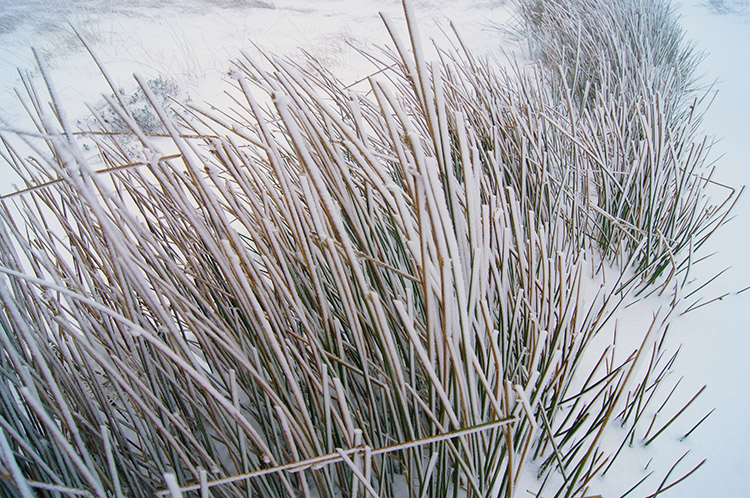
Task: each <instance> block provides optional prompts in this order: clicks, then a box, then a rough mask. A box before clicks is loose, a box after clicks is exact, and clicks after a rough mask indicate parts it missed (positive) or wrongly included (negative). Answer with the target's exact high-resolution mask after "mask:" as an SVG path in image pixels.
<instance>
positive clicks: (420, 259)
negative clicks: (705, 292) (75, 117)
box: [0, 4, 728, 497]
mask: <svg viewBox="0 0 750 498" xmlns="http://www.w3.org/2000/svg"><path fill="white" fill-rule="evenodd" d="M405 12H406V18H407V21H408V25H409V38H408V39H409V42H408V44H405V43H403V42H402V41H400V38H399V37H398V36H397V35H396V29H395V28H394V26H393V24H392V23H391V22H390V21H388V20H386V26H387V27H388V29H389V30H390V31H391V33H392V34H393V35H394V36H393V40H394V46H395V49H396V50H395V52H394V53H393V55H392V56H391V57H390V58H389V57H388V56H380V58H378V57H376V56H373V60H376V61H379V64H382V71H379V72H378V73H377V76H373V77H371V78H369V79H368V80H367V81H366V84H363V85H359V86H355V87H353V89H347V87H346V86H345V85H344V84H342V83H341V82H339V81H337V80H335V79H334V78H333V77H331V76H330V75H329V74H328V73H327V72H326V71H325V70H324V68H318V69H320V70H319V71H313V70H311V69H309V68H307V69H306V68H304V67H302V66H299V65H295V64H294V63H292V62H290V61H288V60H278V59H274V58H270V57H269V58H268V60H265V61H261V62H258V61H255V60H253V59H252V58H250V57H249V56H245V57H244V58H242V59H241V60H238V61H237V62H236V64H235V69H234V70H233V74H234V76H235V81H236V88H235V93H234V95H235V100H234V102H235V104H234V105H233V106H231V107H230V108H224V109H201V108H198V107H197V106H183V107H180V106H177V107H176V108H175V109H174V112H176V113H177V114H179V115H180V116H182V120H181V122H180V123H176V122H174V120H173V119H171V118H170V116H169V115H168V114H167V111H166V110H165V109H164V108H163V107H162V106H161V105H160V102H159V100H158V98H156V97H155V96H154V95H153V93H152V91H151V89H150V87H149V85H148V83H147V82H146V81H144V80H142V79H140V78H139V79H138V82H139V84H140V86H141V88H142V90H143V93H144V95H145V96H146V98H147V99H148V100H149V101H150V102H151V104H152V105H153V107H154V109H155V112H156V113H157V115H158V116H159V118H160V120H161V122H162V124H163V126H164V129H165V130H166V134H163V135H158V136H157V135H149V134H148V133H146V132H144V130H143V129H141V127H140V126H139V125H138V123H137V121H136V120H135V119H134V117H133V115H132V113H131V112H130V111H129V110H128V106H127V102H124V101H119V102H118V101H115V100H114V99H110V104H111V106H112V109H113V111H114V112H115V113H117V115H118V116H119V118H120V119H121V120H122V121H123V122H125V123H127V125H128V127H129V129H130V130H131V132H132V134H133V135H134V136H135V137H136V138H137V139H138V140H139V143H140V144H141V146H140V147H138V148H137V149H135V150H134V149H133V148H132V147H127V148H126V147H122V145H121V142H120V141H118V140H117V139H116V136H115V135H116V134H112V135H110V134H109V133H110V132H112V131H113V130H107V127H106V123H102V124H103V133H102V132H101V131H97V132H76V131H73V130H72V129H71V127H70V125H69V124H68V122H67V120H66V118H65V115H64V110H63V106H62V104H63V103H62V102H60V101H59V99H58V98H57V97H56V94H55V91H54V85H53V82H52V81H50V80H49V79H48V78H45V82H46V86H47V89H48V93H49V97H50V100H51V102H52V107H51V110H50V108H48V106H47V105H45V104H44V103H43V102H44V100H46V99H45V98H44V97H43V96H42V95H41V94H40V93H39V92H37V91H36V90H35V89H34V87H33V85H32V84H31V82H30V81H27V90H28V93H29V104H28V106H29V110H30V114H31V116H32V117H33V118H34V120H35V123H36V125H37V127H38V130H37V132H36V133H35V134H34V135H35V136H34V137H31V136H30V135H23V136H22V137H21V138H26V139H27V143H26V144H25V147H34V148H35V154H34V155H33V156H31V157H28V156H27V155H25V154H23V153H21V152H20V151H21V150H22V149H20V148H19V147H18V146H17V145H14V142H13V140H11V138H10V137H9V138H6V133H5V132H3V144H4V146H5V149H4V151H3V152H2V156H3V159H4V160H5V161H6V162H8V163H9V164H10V165H12V166H13V167H14V169H15V170H16V171H17V172H18V173H19V174H20V175H21V176H22V177H23V178H24V179H25V182H26V188H25V189H24V190H23V191H21V192H19V193H18V194H17V195H12V196H7V197H6V198H5V199H4V200H3V204H2V218H1V219H2V222H1V223H0V244H2V246H1V251H0V257H1V258H2V263H1V266H0V273H2V274H3V275H4V277H2V278H1V279H0V297H1V299H2V301H1V302H2V313H0V323H1V324H2V330H1V331H0V334H1V335H0V340H2V344H3V352H2V355H0V362H2V363H1V365H2V368H0V378H1V379H2V389H1V390H0V395H1V396H2V397H3V400H2V403H0V457H1V461H2V465H3V470H4V474H5V475H4V476H0V489H2V491H3V492H5V493H8V494H11V493H14V494H20V495H21V496H24V497H27V496H33V494H34V493H35V492H39V493H50V494H53V493H55V492H56V493H63V494H88V495H93V496H101V497H103V496H117V497H120V496H151V495H152V494H153V493H154V492H159V493H161V494H171V495H172V496H179V495H181V494H182V493H197V494H198V495H199V496H209V493H210V494H211V495H212V496H269V497H270V496H306V497H307V496H320V497H333V496H394V495H397V494H403V496H410V497H411V496H414V497H442V496H456V495H459V494H465V495H466V496H508V497H511V496H521V495H522V494H523V493H525V490H521V489H519V488H518V485H519V480H520V478H521V476H522V475H523V472H524V467H525V466H527V465H528V464H529V462H530V461H531V460H532V459H536V460H537V461H538V462H544V463H543V464H542V465H541V466H540V476H541V477H545V476H549V475H551V474H555V475H559V476H562V480H561V481H560V482H558V484H557V486H558V492H557V495H559V496H563V495H564V496H581V495H582V494H585V493H586V491H587V490H588V487H589V484H590V482H591V481H592V479H593V478H594V477H596V476H597V475H600V474H601V473H602V472H603V471H604V470H605V467H606V465H607V464H608V463H611V462H612V461H613V459H614V458H615V457H616V455H614V456H612V455H606V454H604V453H603V452H602V451H601V450H600V448H599V443H600V441H601V435H602V432H603V430H604V429H605V428H606V427H607V426H608V425H609V424H610V423H612V422H613V421H614V420H615V418H617V417H619V418H620V419H621V420H623V422H627V421H629V420H633V419H635V421H634V422H630V423H637V421H638V419H639V417H640V415H641V414H642V413H643V412H642V402H643V401H644V400H646V399H647V397H648V393H649V392H650V390H651V387H652V386H653V382H654V380H653V378H650V377H648V375H647V376H646V378H645V379H641V378H639V377H637V375H636V374H637V373H638V372H639V371H638V369H637V367H640V366H641V364H643V363H644V362H645V361H646V355H648V354H649V351H651V348H652V344H654V340H656V339H658V338H660V337H661V336H662V335H663V334H664V333H665V329H666V322H665V321H664V317H662V316H659V317H655V318H654V322H653V325H652V327H651V328H650V329H649V330H648V331H644V339H643V341H642V346H643V347H642V348H640V349H639V350H638V351H635V352H634V353H633V354H632V355H629V356H628V357H627V358H626V359H625V360H624V361H622V362H620V363H615V362H614V360H613V361H609V359H608V358H609V357H608V356H607V357H605V355H602V360H601V361H600V362H599V364H597V365H596V367H594V368H593V369H592V370H591V371H589V372H583V374H584V377H585V380H584V381H583V382H579V381H577V380H576V379H580V378H581V372H578V370H579V368H578V367H579V366H580V365H581V362H582V359H583V358H584V353H585V349H586V346H587V345H588V344H589V343H590V341H591V340H592V338H593V337H594V335H595V333H596V332H597V331H598V330H599V329H600V328H601V327H603V326H604V324H605V322H606V320H607V318H608V317H609V316H610V314H611V313H612V312H613V310H614V309H615V308H616V307H617V305H618V303H619V302H620V301H621V300H622V296H623V295H627V293H628V292H629V291H632V290H634V289H636V288H640V287H641V286H642V284H643V283H644V282H646V284H648V283H649V282H648V281H645V280H644V279H646V278H652V277H653V276H654V275H657V274H659V273H664V268H666V269H668V270H669V272H667V273H668V275H667V277H666V279H662V280H660V281H659V284H660V285H663V286H665V288H666V285H667V284H668V283H670V282H673V281H676V280H677V279H676V276H677V275H678V272H680V271H684V267H683V266H680V265H679V264H677V263H676V261H677V260H676V259H675V255H676V252H677V251H678V250H680V249H682V248H683V247H685V246H686V245H689V244H690V242H689V241H691V240H695V239H696V237H697V238H698V240H700V238H701V237H703V235H704V234H705V233H707V232H708V231H710V230H711V229H713V227H715V226H716V224H717V223H719V222H720V221H721V219H722V217H723V216H725V215H726V212H727V209H728V208H727V205H722V206H720V207H718V208H716V207H712V206H710V205H706V204H705V203H704V197H703V196H704V190H705V187H706V184H707V180H706V179H705V178H702V177H700V176H699V175H697V174H696V171H697V169H698V168H699V167H700V165H701V164H702V163H701V161H702V157H703V156H702V154H701V151H700V148H699V146H694V145H692V143H691V142H690V141H689V140H690V138H691V137H689V136H686V135H684V134H682V132H681V131H680V130H682V129H683V128H681V127H679V126H675V127H672V126H671V125H670V127H669V129H668V130H665V129H664V128H660V127H659V126H662V127H663V126H667V124H668V123H667V122H666V121H663V120H662V119H661V118H662V117H663V112H664V107H663V106H662V105H660V103H659V102H660V101H659V100H658V99H657V100H654V101H653V102H652V103H651V104H650V105H646V104H643V103H642V104H639V105H638V106H634V107H632V108H627V109H625V108H622V107H617V106H614V105H612V106H609V107H607V106H606V105H604V104H607V102H608V101H607V100H606V99H605V98H604V97H602V98H600V100H599V102H601V103H602V104H603V105H602V107H601V108H599V107H597V105H598V104H596V103H595V104H591V106H590V107H589V106H582V105H578V104H574V103H573V102H572V100H570V99H569V100H567V101H561V100H560V99H559V96H560V93H559V92H558V91H557V90H556V89H555V88H553V87H551V86H550V85H548V84H547V82H546V81H545V80H544V77H543V73H542V72H540V71H537V72H534V73H533V74H531V75H521V74H517V73H504V72H502V71H500V70H499V69H497V68H495V67H494V66H493V65H492V64H491V63H489V62H486V61H478V60H475V59H474V58H473V57H472V56H471V54H469V53H455V52H452V51H444V52H440V59H439V60H438V61H436V62H432V63H428V62H427V61H426V60H425V57H424V55H423V52H422V49H421V44H420V38H419V35H418V32H417V31H418V30H417V23H416V21H415V19H414V14H413V12H412V11H411V9H410V8H409V7H408V4H406V8H405ZM39 62H40V67H41V69H42V73H43V74H45V75H46V71H45V70H44V64H43V62H42V61H39ZM103 73H104V74H105V75H106V72H105V71H104V70H103ZM115 95H116V93H115ZM631 120H635V121H639V122H643V123H646V124H648V126H644V127H643V129H644V130H649V131H650V130H652V129H653V130H654V133H653V135H649V136H650V137H651V139H639V140H638V141H637V142H636V143H633V139H632V137H631V136H630V135H629V134H628V129H627V126H628V123H629V122H630V121H631ZM659 123H661V124H659ZM81 134H82V135H84V136H87V137H89V138H91V139H94V140H95V141H96V143H97V145H98V151H97V154H96V155H95V156H94V157H88V156H87V155H86V154H85V152H84V151H83V150H81V149H80V148H79V147H78V143H77V139H78V137H79V136H80V135H81ZM15 138H18V137H15ZM110 138H111V139H110ZM682 140H687V141H686V142H682ZM40 143H41V145H40ZM42 146H44V147H46V148H47V150H46V151H43V150H42V149H41V147H42ZM613 158H617V161H616V162H613ZM646 170H647V171H648V172H649V173H648V174H645V175H644V174H641V172H642V171H646ZM646 179H650V180H649V181H650V183H645V184H644V183H642V182H644V181H646ZM639 182H640V183H639ZM623 190H626V191H628V192H634V193H637V192H640V194H639V195H640V197H638V202H633V201H632V200H631V199H630V198H629V197H627V196H622V191H623ZM617 196H620V197H617ZM620 198H622V199H623V200H619V201H618V200H613V199H620ZM656 200H658V201H659V203H658V204H659V205H658V209H656V207H657V206H656ZM644 219H645V220H647V221H642V220H644ZM633 220H640V221H642V222H641V223H640V224H635V223H634V221H633ZM675 238H677V240H675ZM625 248H628V249H627V250H626V249H625ZM621 254H624V256H623V257H622V258H620V257H619V256H617V255H621ZM634 260H637V262H638V263H637V265H636V264H633V263H632V261H634ZM603 261H615V262H617V263H619V264H621V266H620V267H619V269H620V272H621V275H622V278H620V279H619V280H618V285H617V286H614V287H613V286H611V285H608V286H607V287H602V289H601V291H600V292H599V293H596V292H593V293H592V292H590V289H588V288H587V286H590V285H591V282H592V281H596V279H595V277H592V276H591V275H590V273H591V272H592V269H596V268H598V267H599V266H600V265H601V263H602V262H603ZM665 261H668V262H669V263H665ZM664 265H666V266H664ZM662 266H663V268H662ZM632 267H637V270H638V272H639V273H635V272H633V271H632ZM658 345H659V341H656V345H655V346H653V353H652V359H651V365H650V366H649V368H648V372H649V373H651V372H655V375H654V376H655V377H656V379H657V380H658V378H659V371H658V370H657V366H656V365H657V357H658V353H659V349H658ZM606 354H609V353H608V352H607V353H606ZM639 379H641V380H639ZM649 386H651V387H649ZM540 482H547V481H546V479H544V480H543V481H540Z"/></svg>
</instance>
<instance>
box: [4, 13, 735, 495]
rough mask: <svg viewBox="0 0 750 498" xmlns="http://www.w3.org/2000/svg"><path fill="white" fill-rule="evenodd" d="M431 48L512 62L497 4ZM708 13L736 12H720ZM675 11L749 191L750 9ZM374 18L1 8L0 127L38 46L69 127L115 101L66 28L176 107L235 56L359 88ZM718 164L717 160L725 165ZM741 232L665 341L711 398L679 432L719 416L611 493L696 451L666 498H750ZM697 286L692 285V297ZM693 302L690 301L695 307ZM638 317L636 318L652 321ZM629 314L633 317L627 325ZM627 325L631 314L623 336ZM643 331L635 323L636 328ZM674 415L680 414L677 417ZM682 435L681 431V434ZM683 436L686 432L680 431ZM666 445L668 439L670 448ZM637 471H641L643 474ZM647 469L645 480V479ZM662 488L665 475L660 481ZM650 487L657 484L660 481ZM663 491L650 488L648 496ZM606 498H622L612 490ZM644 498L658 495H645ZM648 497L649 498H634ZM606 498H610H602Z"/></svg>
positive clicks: (727, 166) (725, 240)
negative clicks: (166, 87) (285, 62)
mask: <svg viewBox="0 0 750 498" xmlns="http://www.w3.org/2000/svg"><path fill="white" fill-rule="evenodd" d="M414 3H415V7H416V9H417V11H418V12H419V14H420V17H421V19H422V27H421V29H422V31H423V36H424V37H425V38H429V37H434V38H436V39H442V37H443V35H442V34H441V29H444V30H447V29H449V28H448V20H452V21H453V22H454V24H455V25H456V27H457V28H458V30H459V31H460V32H461V34H462V36H463V37H464V40H465V42H466V43H467V45H468V46H469V48H470V49H471V50H473V51H474V52H475V53H477V54H482V53H489V54H496V55H498V56H499V57H502V54H501V53H502V51H503V50H507V49H510V47H511V44H510V43H509V42H508V39H507V36H508V35H507V33H504V32H503V30H502V29H501V28H502V26H506V25H507V24H508V22H510V15H509V10H508V7H507V6H506V5H504V2H502V1H497V0H456V1H453V2H443V1H441V0H418V1H415V2H414ZM710 4H724V5H728V6H730V7H733V9H729V10H730V12H718V11H717V10H716V9H715V8H712V7H711V5H710ZM679 8H680V11H681V12H682V13H683V14H684V18H683V25H684V26H685V28H686V30H687V34H688V37H689V38H691V39H694V40H695V41H696V43H697V46H698V48H699V49H703V50H706V51H707V57H706V59H705V61H704V62H703V64H702V65H701V67H700V72H701V73H705V75H704V76H703V81H704V82H705V83H706V84H708V83H710V82H712V81H713V80H714V79H716V80H718V81H717V84H716V87H715V89H716V90H718V94H717V96H716V100H715V102H714V104H713V106H712V107H711V109H710V110H709V111H708V113H707V114H706V118H705V121H704V128H705V131H706V133H708V134H711V135H716V136H717V137H719V138H721V141H719V142H718V143H717V145H716V146H715V148H714V157H716V158H717V159H718V163H717V166H718V170H717V173H716V176H715V179H716V180H717V181H720V182H722V183H726V184H728V185H732V186H735V187H740V186H742V185H746V184H748V182H749V178H748V177H749V176H750V168H747V166H748V164H747V163H748V159H747V158H749V157H750V92H748V83H750V50H749V49H748V48H747V47H750V9H745V10H744V11H743V9H742V2H738V1H736V0H735V1H734V2H732V1H728V2H719V1H718V0H715V1H713V2H700V0H682V1H681V2H680V3H679ZM378 12H385V13H386V14H387V15H389V16H390V17H392V18H394V19H400V18H401V17H402V14H401V5H400V0H380V1H377V2H376V1H372V0H314V1H304V2H303V1H299V0H298V1H295V0H250V1H238V0H189V1H184V2H175V1H157V0H131V1H128V2H117V3H115V2H112V1H111V0H83V1H77V2H72V1H50V0H26V1H25V2H23V3H20V4H19V3H17V2H14V1H12V0H0V47H2V50H0V118H2V120H3V122H4V124H3V125H2V126H5V127H10V128H14V129H15V128H26V129H28V128H29V126H30V123H29V122H28V121H27V120H26V119H24V112H23V108H22V107H21V106H20V105H19V104H18V103H17V100H16V98H15V95H14V93H13V90H12V89H13V88H14V87H18V86H19V84H20V78H19V76H18V73H17V72H16V68H21V69H23V70H29V71H33V68H34V66H35V64H34V56H33V54H32V52H31V50H30V47H32V46H34V47H36V48H37V49H38V53H39V54H40V55H41V56H42V57H43V58H44V59H45V60H46V61H47V63H48V64H49V65H50V67H51V70H52V75H53V78H54V80H55V82H56V85H57V87H58V90H59V92H60V94H61V96H62V99H63V100H64V101H65V103H66V105H67V106H68V113H69V114H70V115H72V116H83V115H85V114H86V111H85V106H84V103H85V102H89V103H93V104H96V102H97V101H98V100H99V97H98V96H99V95H100V94H101V93H104V92H106V91H107V88H106V84H105V82H104V80H103V78H101V76H100V75H99V74H98V70H97V68H96V65H95V64H94V62H93V61H92V60H91V58H90V57H89V56H88V55H86V53H85V51H84V50H83V48H82V46H81V44H80V42H79V41H78V40H77V38H76V36H75V34H74V33H73V31H72V29H71V28H70V26H69V25H68V24H66V21H69V22H70V23H71V24H72V25H73V26H75V27H76V28H77V29H78V30H79V31H80V32H81V34H82V35H83V36H84V37H85V38H86V39H87V40H89V41H90V43H91V45H92V47H93V48H94V49H95V51H96V52H97V53H98V54H99V56H100V57H101V59H102V60H103V61H104V63H105V64H106V66H107V68H108V70H109V71H110V72H111V73H112V74H113V76H114V78H115V81H116V84H117V85H118V86H121V87H122V88H123V89H125V90H126V91H128V90H130V89H132V88H134V86H135V84H134V81H133V80H132V78H131V74H132V73H133V72H138V73H141V74H143V75H144V76H146V77H148V78H156V77H157V76H159V75H164V76H165V77H167V78H170V79H172V80H173V81H174V82H175V83H176V85H177V87H179V89H180V92H181V95H180V98H190V99H192V100H194V101H203V100H206V101H209V102H214V103H215V102H219V101H221V99H222V92H223V88H224V87H223V86H222V80H223V79H225V78H226V72H227V70H228V69H229V67H230V66H229V60H231V59H232V58H233V57H236V56H238V55H239V53H240V51H241V50H246V51H249V52H255V51H256V50H257V48H256V46H257V47H260V48H262V49H264V50H267V51H269V52H272V53H275V54H281V55H287V56H289V57H292V58H294V59H296V60H298V61H302V60H303V59H304V56H303V55H302V53H301V52H300V50H299V49H300V48H303V49H304V50H306V51H307V52H309V53H310V54H311V55H313V56H315V57H316V58H318V59H320V60H322V61H324V62H325V63H326V65H327V66H328V67H329V68H330V69H331V70H333V71H334V73H335V74H337V75H339V76H340V77H342V78H343V79H345V80H350V81H354V80H356V79H357V78H358V77H361V76H363V75H365V74H367V73H368V72H369V71H371V70H372V66H370V65H369V63H368V62H367V61H366V60H365V59H364V58H362V57H361V56H359V55H358V54H357V52H356V50H354V48H353V47H367V46H370V47H372V45H373V44H377V45H383V44H385V43H386V41H387V37H388V35H387V32H386V30H385V28H384V27H383V25H382V22H381V20H380V18H379V17H378ZM720 156H721V157H720ZM13 181H14V180H13V178H12V175H11V174H10V172H9V171H7V170H2V171H0V194H7V193H9V192H11V191H13V190H14V187H13V186H12V183H13ZM735 215H736V219H734V220H733V221H732V222H731V224H730V225H728V226H727V227H726V229H724V230H722V231H721V232H719V233H718V234H717V235H716V236H715V237H714V238H713V239H712V240H711V241H710V248H709V250H708V251H707V252H713V251H716V252H718V254H717V256H715V257H713V258H711V259H710V260H708V261H706V262H703V263H701V264H700V265H699V266H698V267H696V268H695V269H694V271H693V273H692V275H693V276H694V277H695V281H696V282H702V281H705V280H707V279H710V278H711V277H712V276H713V275H714V274H716V273H718V272H719V271H721V270H723V269H724V268H725V267H731V269H730V270H728V271H727V272H725V273H724V274H723V275H722V276H721V278H720V279H717V281H715V282H713V283H712V284H711V285H710V286H707V287H706V288H705V289H704V290H703V291H702V293H701V295H702V296H703V300H704V301H710V300H711V299H713V298H714V297H719V296H723V295H724V294H725V293H728V295H727V296H726V297H724V298H723V299H722V300H721V301H720V302H715V303H713V304H711V305H710V306H705V307H701V308H698V309H696V310H694V311H691V312H689V313H687V314H685V315H683V316H681V317H679V318H678V319H676V320H675V321H674V323H673V325H672V334H671V340H672V341H673V342H674V343H675V345H677V344H679V343H682V350H681V353H680V356H679V357H678V362H677V367H676V372H677V373H678V374H680V375H684V380H683V381H682V383H681V384H680V387H679V392H678V396H680V398H681V399H683V400H684V401H687V400H688V399H690V397H692V395H693V394H694V393H695V392H697V391H698V390H699V389H700V388H701V386H703V385H704V384H705V385H707V389H706V390H705V392H704V393H703V394H702V395H701V397H700V398H699V399H698V400H697V401H696V402H695V403H694V404H693V405H691V407H690V409H689V410H688V411H686V413H685V420H686V422H684V424H688V429H689V421H690V420H693V421H695V422H697V421H698V420H700V418H701V417H702V416H703V415H705V414H706V413H708V412H709V411H710V410H711V409H712V408H713V407H716V410H715V412H714V413H713V414H712V415H711V416H710V417H709V418H708V419H707V420H706V421H705V422H704V423H703V424H702V426H701V428H700V429H699V430H698V431H696V432H694V433H693V434H691V435H690V437H689V438H688V440H686V441H685V442H679V441H678V440H677V437H678V436H677V434H679V432H678V431H676V432H675V434H674V435H670V434H667V435H666V436H665V437H664V438H662V440H660V441H659V442H658V444H657V445H655V446H654V447H649V448H645V449H644V448H640V449H639V448H636V449H634V450H632V454H631V458H629V459H625V460H626V462H625V464H624V465H623V467H622V468H625V469H630V471H631V472H632V475H631V474H624V475H623V474H615V475H613V476H610V477H609V480H610V481H619V482H620V484H621V483H623V482H626V483H627V482H633V481H634V480H637V479H638V478H639V477H638V475H639V472H640V473H643V475H645V474H646V473H647V472H646V471H645V470H644V469H643V467H644V461H645V462H647V461H648V460H649V459H650V457H651V456H653V457H654V458H655V460H659V461H660V462H663V463H662V465H666V468H667V469H668V468H669V466H670V465H671V463H672V462H674V461H675V460H677V459H678V458H679V457H680V456H681V455H682V454H683V453H684V452H685V451H687V450H688V449H691V450H692V453H691V455H690V459H689V462H687V461H686V463H684V464H681V466H680V467H678V468H677V469H676V470H675V472H674V475H673V476H672V477H671V479H670V480H674V479H675V478H676V477H679V476H680V475H682V474H684V473H685V472H686V471H688V470H689V469H690V468H692V467H693V466H695V464H696V463H697V462H700V461H701V460H702V459H703V458H707V459H708V460H707V462H706V464H705V465H704V466H703V467H702V468H701V469H700V470H699V471H698V472H697V473H696V474H695V475H694V476H692V477H691V479H690V481H689V482H688V483H687V484H685V485H683V486H680V487H678V488H675V489H673V490H670V491H669V492H667V493H665V495H666V496H680V497H707V496H721V497H743V496H747V491H746V489H747V488H750V478H749V477H747V476H749V475H750V464H748V463H747V460H746V459H745V457H744V451H745V450H746V448H748V447H750V424H748V423H747V421H746V416H745V414H746V413H748V411H749V409H750V397H748V395H750V390H749V389H748V387H747V380H746V379H748V378H750V362H748V361H747V351H750V335H748V333H747V332H748V328H747V326H746V323H747V321H746V316H747V314H746V310H748V309H750V306H749V305H750V290H748V291H747V292H743V293H740V291H742V290H743V289H745V288H747V287H748V286H750V263H748V258H747V255H746V254H745V251H746V250H747V249H746V248H747V247H748V242H750V235H748V231H747V229H746V227H747V224H748V223H749V221H748V220H750V218H749V216H750V201H747V198H743V199H741V200H740V202H739V203H738V205H737V208H736V210H735ZM695 285H697V284H695ZM697 297H698V295H696V296H695V298H697ZM647 308H648V306H643V307H642V308H638V309H647ZM631 313H632V312H631ZM627 318H628V315H623V317H622V318H621V320H622V321H623V322H622V323H623V324H624V323H625V321H626V319H627ZM630 318H632V319H633V320H636V319H637V317H635V316H633V315H632V314H631V315H630ZM678 408H679V406H678ZM684 424H683V426H684ZM683 433H684V432H683ZM670 438H671V439H670ZM639 466H640V468H639ZM649 470H650V469H649ZM662 476H663V472H662ZM654 479H659V477H655V478H654ZM657 485H658V482H656V483H655V484H653V485H652V486H651V488H653V487H655V486H657ZM612 489H621V486H617V485H614V484H613V486H612ZM649 489H650V488H649ZM639 494H642V493H639ZM604 496H608V495H607V494H604Z"/></svg>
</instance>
